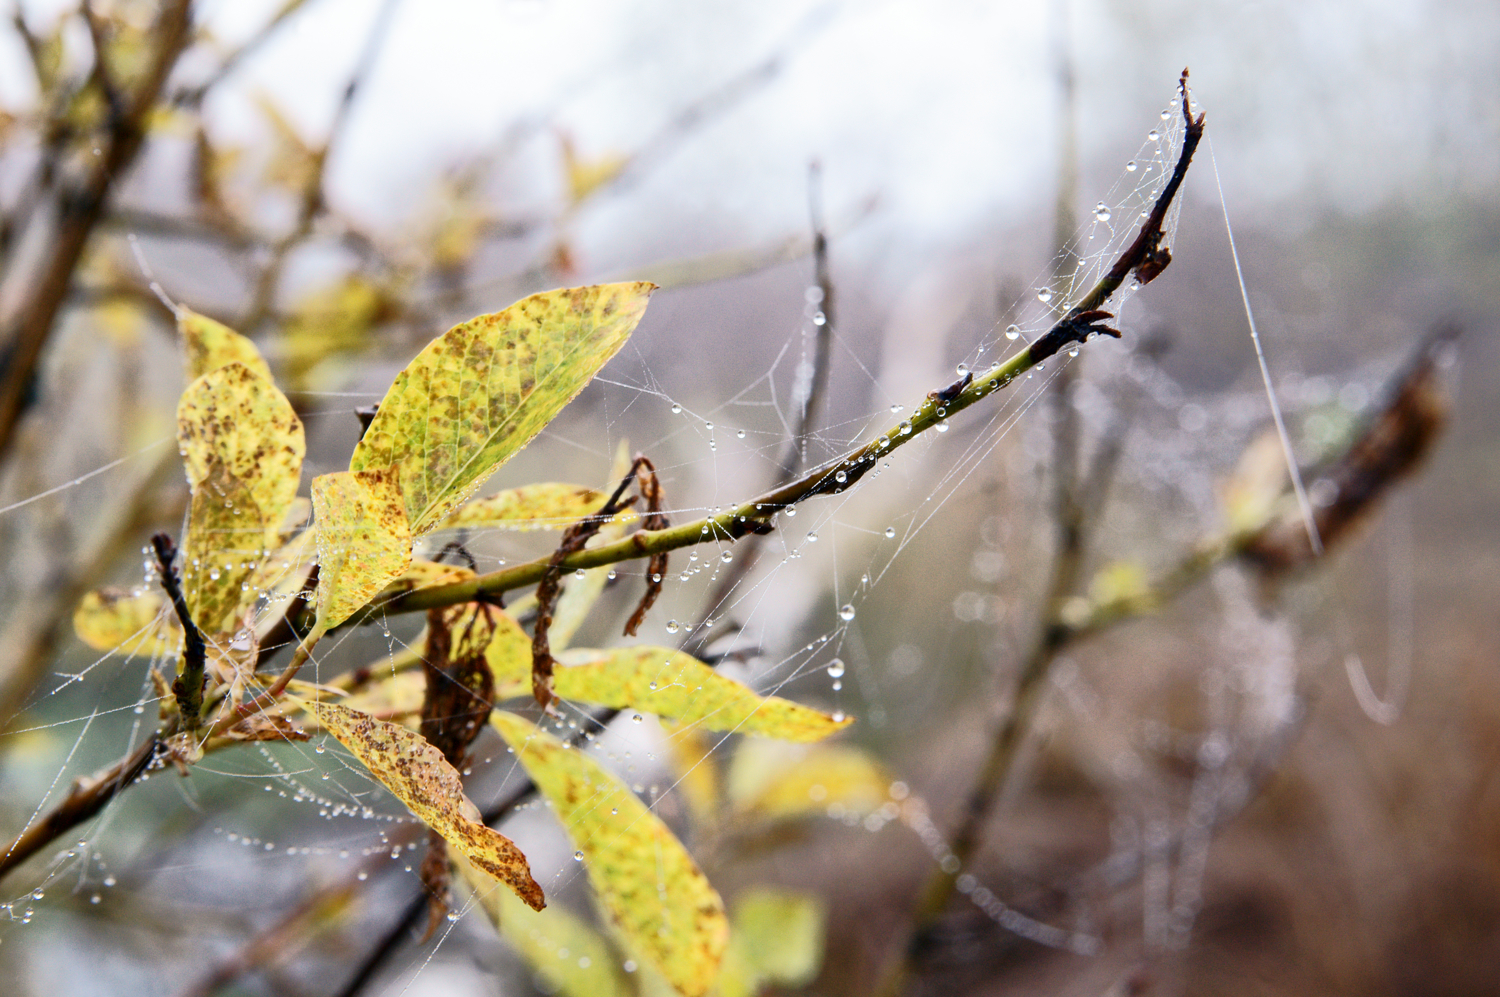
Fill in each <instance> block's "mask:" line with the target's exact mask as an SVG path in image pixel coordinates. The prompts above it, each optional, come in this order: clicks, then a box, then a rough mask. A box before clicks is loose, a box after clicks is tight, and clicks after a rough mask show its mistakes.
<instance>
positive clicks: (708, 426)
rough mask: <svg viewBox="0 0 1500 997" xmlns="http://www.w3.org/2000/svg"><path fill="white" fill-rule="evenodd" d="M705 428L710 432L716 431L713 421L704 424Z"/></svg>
mask: <svg viewBox="0 0 1500 997" xmlns="http://www.w3.org/2000/svg"><path fill="white" fill-rule="evenodd" d="M703 428H704V429H706V430H708V431H709V432H710V433H712V432H713V431H714V424H713V423H711V422H705V423H704V424H703Z"/></svg>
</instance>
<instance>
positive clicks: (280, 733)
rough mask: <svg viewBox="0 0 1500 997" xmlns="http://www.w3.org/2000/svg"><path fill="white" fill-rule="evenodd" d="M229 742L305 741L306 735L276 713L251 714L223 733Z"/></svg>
mask: <svg viewBox="0 0 1500 997" xmlns="http://www.w3.org/2000/svg"><path fill="white" fill-rule="evenodd" d="M224 736H225V737H227V738H229V739H230V740H231V741H306V740H308V737H309V735H308V733H307V732H306V731H304V730H303V729H302V728H301V727H298V726H297V725H296V724H294V723H292V722H291V721H290V720H288V719H287V718H286V717H283V716H281V715H279V714H276V713H252V714H250V715H249V716H248V717H246V718H245V719H243V720H241V721H240V722H239V723H237V724H235V725H234V726H233V727H231V728H229V729H228V730H226V731H225V732H224Z"/></svg>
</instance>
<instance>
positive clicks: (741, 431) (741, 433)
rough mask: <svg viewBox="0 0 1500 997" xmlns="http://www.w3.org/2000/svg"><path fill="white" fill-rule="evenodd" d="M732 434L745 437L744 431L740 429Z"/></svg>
mask: <svg viewBox="0 0 1500 997" xmlns="http://www.w3.org/2000/svg"><path fill="white" fill-rule="evenodd" d="M734 435H735V436H738V437H739V438H740V439H742V440H743V439H744V438H745V431H744V430H743V429H742V430H740V431H739V432H737V433H735V434H734Z"/></svg>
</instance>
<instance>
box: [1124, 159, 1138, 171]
mask: <svg viewBox="0 0 1500 997" xmlns="http://www.w3.org/2000/svg"><path fill="white" fill-rule="evenodd" d="M1137 169H1138V167H1137V165H1136V162H1135V160H1133V159H1132V160H1131V161H1130V162H1128V163H1126V164H1125V172H1127V173H1134V172H1135V171H1136V170H1137Z"/></svg>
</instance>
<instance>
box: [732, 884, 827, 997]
mask: <svg viewBox="0 0 1500 997" xmlns="http://www.w3.org/2000/svg"><path fill="white" fill-rule="evenodd" d="M732 920H733V925H734V927H733V929H732V931H731V932H730V936H729V952H728V953H726V955H725V959H724V972H723V974H722V975H721V976H720V977H719V997H754V995H755V994H757V993H759V992H760V990H761V987H763V986H764V985H766V984H768V983H772V984H776V985H778V986H783V987H793V988H796V987H803V986H806V985H807V984H809V983H811V982H812V980H813V978H814V977H815V976H817V975H818V970H819V969H820V968H821V967H822V964H823V938H824V933H825V928H826V926H827V922H828V912H827V910H826V909H825V908H824V906H823V903H822V901H820V900H819V899H818V898H817V897H815V896H813V895H812V894H808V893H798V892H796V891H794V890H783V889H777V888H775V887H752V888H751V889H749V890H746V891H745V892H744V893H742V894H741V895H740V896H739V897H738V898H736V900H735V903H734V915H733V918H732Z"/></svg>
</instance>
